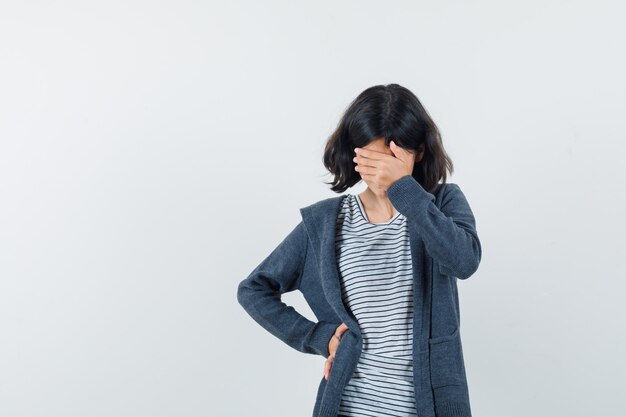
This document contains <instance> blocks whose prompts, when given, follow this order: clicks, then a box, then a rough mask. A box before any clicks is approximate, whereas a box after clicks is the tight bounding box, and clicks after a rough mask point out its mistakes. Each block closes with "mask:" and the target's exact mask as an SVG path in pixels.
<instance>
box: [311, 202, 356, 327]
mask: <svg viewBox="0 0 626 417" xmlns="http://www.w3.org/2000/svg"><path fill="white" fill-rule="evenodd" d="M346 196H347V195H341V196H337V197H330V198H327V199H324V200H320V201H318V202H316V203H313V204H311V205H309V206H306V207H303V208H301V209H300V214H301V215H302V221H303V222H304V225H305V228H306V230H307V233H308V235H309V242H310V243H309V245H310V246H309V250H310V251H312V252H313V254H314V255H315V259H316V262H317V265H318V270H319V272H320V281H321V286H322V290H323V291H324V294H325V296H326V300H327V301H328V303H329V304H330V306H331V307H332V308H333V310H335V313H337V316H338V317H339V318H340V319H341V320H342V321H343V322H344V323H346V325H347V326H348V327H349V328H350V330H351V331H353V332H354V333H356V334H359V335H360V330H359V326H358V323H357V320H356V317H354V315H353V314H352V313H351V312H349V311H348V309H347V308H346V305H345V304H344V303H343V298H342V295H341V287H340V282H339V270H338V269H337V260H336V258H335V256H336V254H335V238H336V226H337V217H338V215H339V208H340V207H341V203H342V202H343V199H344V198H345V197H346Z"/></svg>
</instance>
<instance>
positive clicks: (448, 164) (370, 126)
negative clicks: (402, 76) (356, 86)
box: [323, 84, 454, 193]
mask: <svg viewBox="0 0 626 417" xmlns="http://www.w3.org/2000/svg"><path fill="white" fill-rule="evenodd" d="M380 137H383V138H384V139H385V144H386V145H387V146H389V142H390V141H391V140H392V139H393V141H394V142H396V144H397V145H398V146H400V147H402V148H405V149H407V150H410V149H412V150H415V151H417V150H418V147H419V146H420V145H421V144H422V143H423V144H424V147H425V148H424V157H423V158H422V160H421V161H419V162H418V161H416V162H415V166H414V168H413V173H412V175H413V177H414V178H415V179H416V180H417V181H418V182H419V183H420V184H421V185H422V187H424V189H425V190H426V191H428V192H433V191H434V190H435V189H436V188H437V186H438V184H439V181H442V182H443V183H445V182H446V180H447V177H448V174H447V172H449V173H450V175H451V174H452V172H453V170H454V167H453V164H452V160H451V159H450V157H449V156H448V155H447V153H446V151H445V150H444V148H443V143H442V141H441V134H440V133H439V129H438V128H437V126H436V125H435V122H433V120H432V118H431V117H430V115H429V114H428V112H427V111H426V109H425V108H424V106H422V103H420V101H419V100H418V98H417V97H416V96H415V94H413V93H412V92H411V91H409V90H408V89H407V88H405V87H402V86H400V85H398V84H387V85H376V86H373V87H370V88H368V89H366V90H365V91H363V92H362V93H361V94H359V95H358V96H357V97H356V98H355V99H354V100H353V101H352V103H350V105H349V106H348V108H347V109H346V111H345V112H344V114H343V116H342V117H341V120H340V121H339V124H338V125H337V128H336V129H335V131H334V132H333V133H332V134H331V135H330V137H329V138H328V141H327V143H326V147H325V150H324V157H323V162H324V166H325V167H326V169H328V171H329V172H330V174H331V175H333V176H334V178H333V180H332V181H331V182H325V184H331V185H332V186H331V190H333V191H335V192H336V193H342V192H344V191H345V190H347V189H348V188H350V187H352V186H354V185H355V184H357V183H358V182H359V181H361V176H360V175H359V173H358V172H357V171H355V170H354V167H355V165H356V164H355V162H354V161H353V160H352V158H353V157H354V148H361V147H364V146H365V145H367V144H368V143H369V142H371V141H372V140H374V139H378V138H380Z"/></svg>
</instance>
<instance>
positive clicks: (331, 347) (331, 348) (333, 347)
mask: <svg viewBox="0 0 626 417" xmlns="http://www.w3.org/2000/svg"><path fill="white" fill-rule="evenodd" d="M346 330H348V326H347V325H346V323H341V324H340V325H339V326H337V328H336V329H335V334H333V337H331V338H330V341H329V342H328V352H330V355H328V358H327V359H326V364H325V365H324V378H326V380H327V381H328V376H329V375H330V368H331V367H332V366H333V361H334V360H335V352H336V351H337V348H338V347H339V342H340V341H341V336H343V333H344V332H345V331H346Z"/></svg>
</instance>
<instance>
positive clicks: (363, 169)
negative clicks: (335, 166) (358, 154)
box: [354, 165, 378, 175]
mask: <svg viewBox="0 0 626 417" xmlns="http://www.w3.org/2000/svg"><path fill="white" fill-rule="evenodd" d="M354 170H355V171H357V172H358V173H359V174H361V175H373V174H375V173H376V172H377V171H378V170H377V169H376V168H374V167H369V166H365V165H357V166H355V167H354Z"/></svg>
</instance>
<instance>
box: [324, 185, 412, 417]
mask: <svg viewBox="0 0 626 417" xmlns="http://www.w3.org/2000/svg"><path fill="white" fill-rule="evenodd" d="M335 250H336V255H337V265H338V268H339V273H340V274H339V275H340V279H341V290H342V295H343V301H344V303H345V304H346V305H347V306H348V307H349V308H350V310H351V311H352V312H353V314H354V316H355V317H356V319H357V321H358V323H359V327H360V329H361V333H362V335H363V347H362V353H361V357H360V358H359V362H358V364H357V367H356V370H355V372H354V374H353V375H352V377H351V379H350V380H349V381H348V383H347V385H346V386H345V389H344V392H343V394H342V399H341V404H340V407H339V415H340V416H349V417H375V416H393V417H408V416H416V409H415V394H414V391H413V360H412V353H413V344H412V339H413V296H412V295H413V274H412V269H413V268H412V260H411V248H410V245H409V231H408V227H407V221H406V217H404V215H402V214H401V213H399V212H397V213H396V214H395V215H394V217H393V218H392V219H391V220H389V221H387V222H384V223H370V222H368V220H367V215H366V213H365V210H364V208H363V204H362V202H361V200H360V198H359V196H358V195H357V194H347V195H346V198H344V199H343V203H342V205H341V207H340V211H339V215H338V218H337V239H336V243H335Z"/></svg>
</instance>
